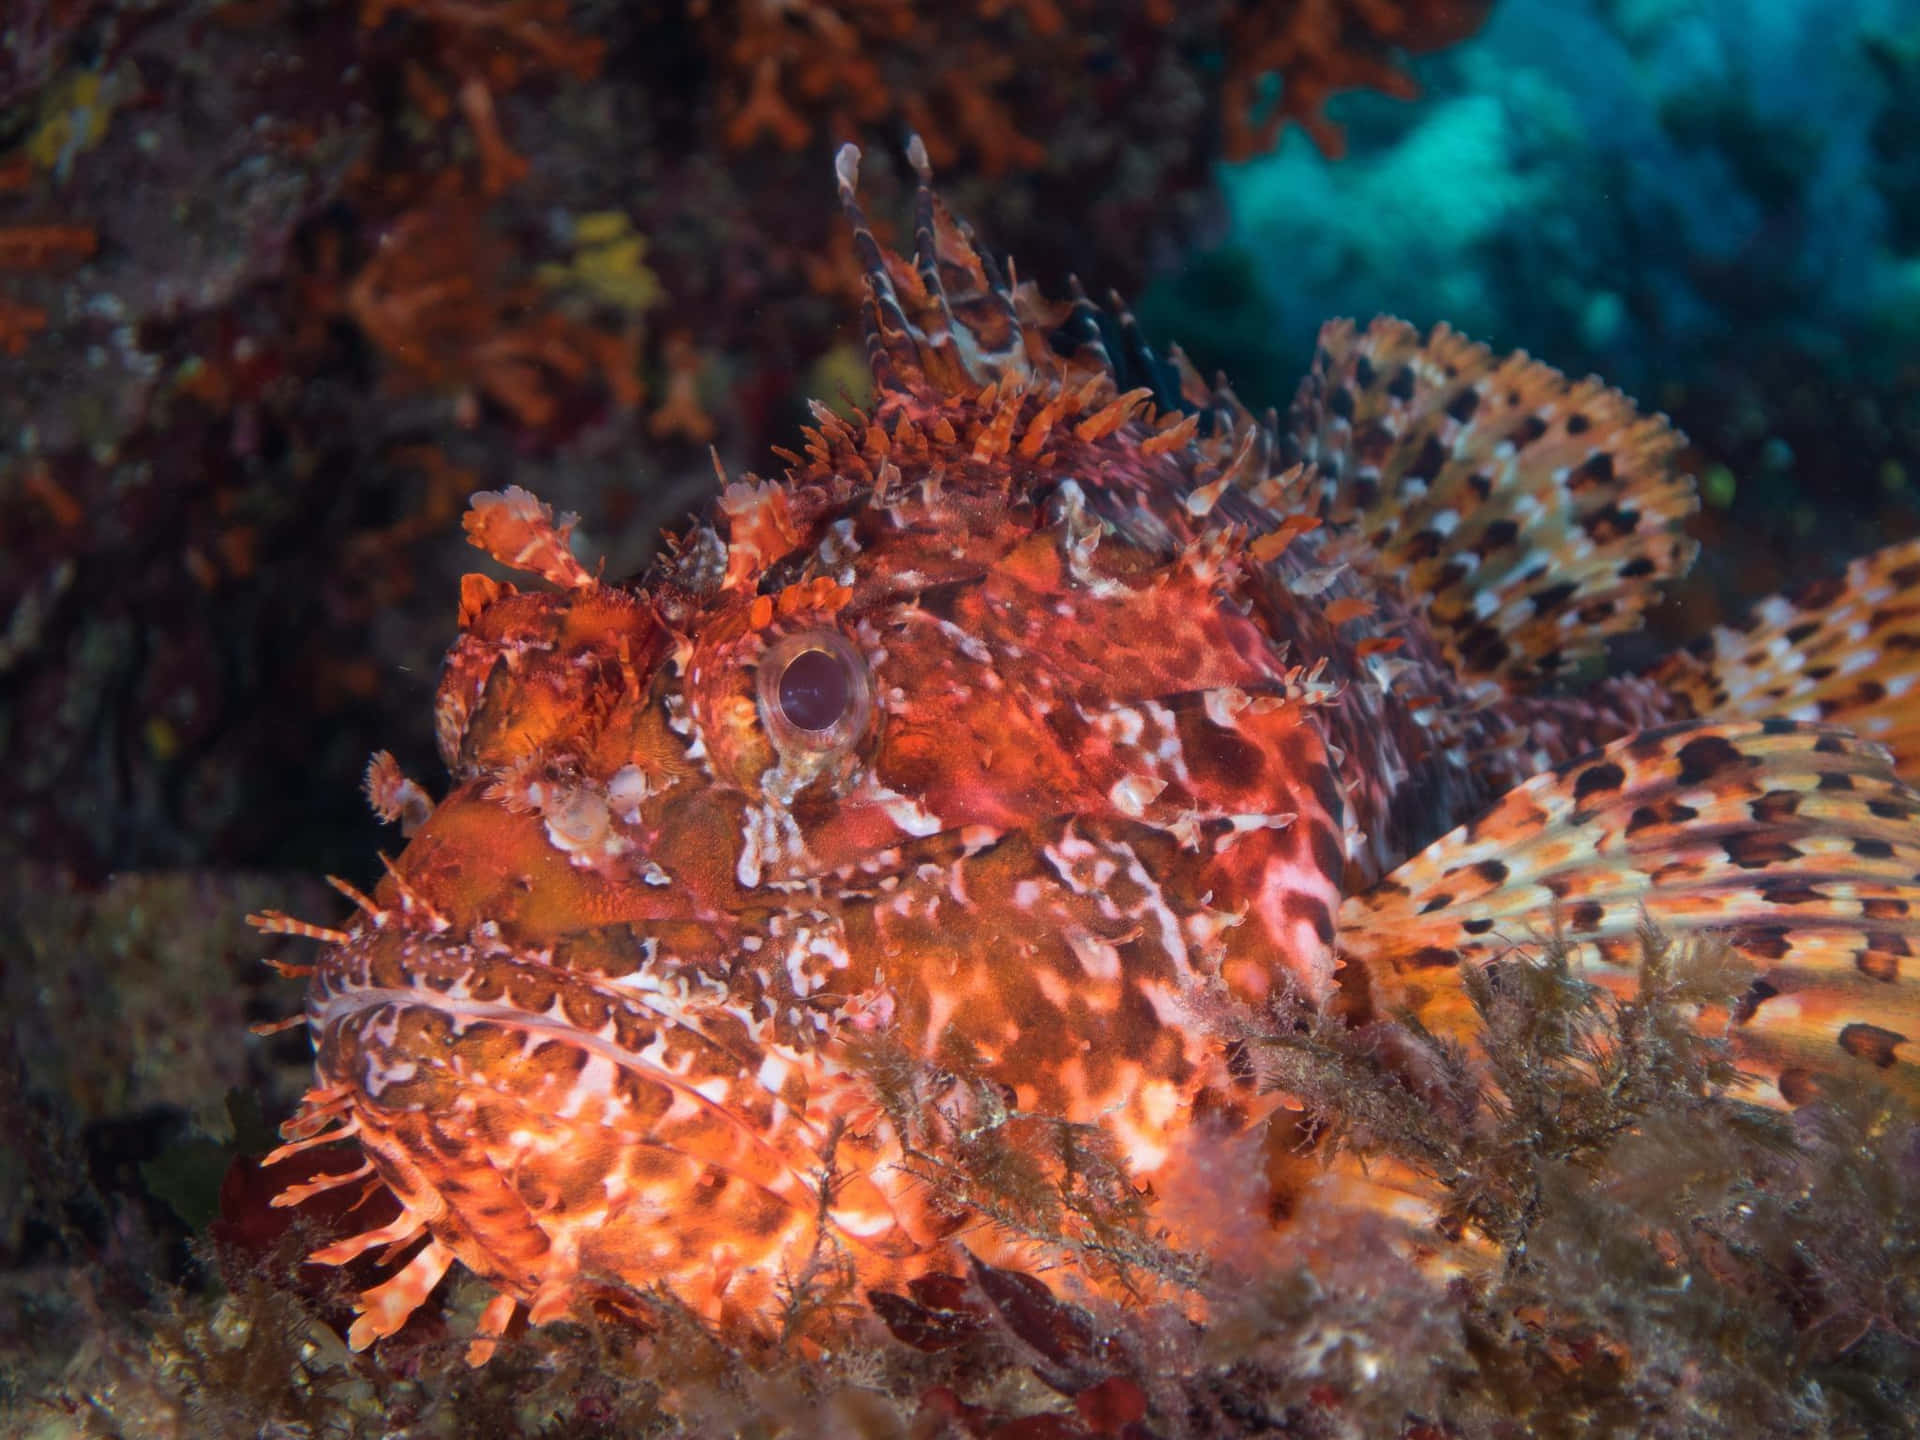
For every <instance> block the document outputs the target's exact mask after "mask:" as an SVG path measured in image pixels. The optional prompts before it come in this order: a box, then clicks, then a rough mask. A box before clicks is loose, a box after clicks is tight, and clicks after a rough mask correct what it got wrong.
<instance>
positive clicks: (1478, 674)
mask: <svg viewBox="0 0 1920 1440" xmlns="http://www.w3.org/2000/svg"><path fill="white" fill-rule="evenodd" d="M1681 444H1682V439H1681V436H1680V435H1679V434H1678V433H1677V432H1676V431H1675V430H1674V429H1673V428H1672V427H1671V426H1670V425H1668V423H1667V421H1666V419H1665V417H1664V416H1659V415H1652V416H1648V415H1642V414H1640V413H1639V412H1638V411H1637V410H1636V409H1635V408H1634V406H1633V403H1632V402H1631V401H1630V400H1628V399H1627V397H1626V396H1624V395H1622V394H1621V393H1620V392H1619V391H1617V390H1610V389H1608V388H1607V387H1606V386H1604V385H1602V384H1601V383H1600V382H1599V381H1598V380H1595V379H1592V378H1588V379H1586V380H1580V381H1570V380H1568V379H1567V378H1566V377H1565V376H1563V375H1562V374H1560V372H1559V371H1557V370H1554V369H1552V368H1551V367H1549V366H1546V365H1542V364H1540V363H1538V362H1536V361H1534V360H1530V359H1529V358H1528V357H1527V356H1526V355H1525V354H1524V353H1516V354H1513V355H1509V356H1506V357H1504V358H1501V357H1497V356H1495V355H1494V354H1493V352H1492V351H1490V350H1488V349H1487V348H1486V347H1485V346H1484V345H1476V344H1474V343H1472V342H1471V341H1469V340H1467V339H1466V338H1465V337H1463V336H1461V335H1459V334H1457V333H1456V332H1454V331H1452V330H1450V329H1448V328H1447V327H1446V326H1445V325H1441V326H1438V327H1436V328H1435V329H1434V331H1433V333H1432V334H1430V335H1428V336H1427V337H1426V338H1425V339H1424V340H1423V339H1422V338H1421V336H1420V334H1419V332H1418V331H1416V330H1415V329H1414V328H1413V327H1412V326H1410V325H1407V324H1405V323H1403V322H1401V321H1398V320H1391V319H1385V318H1382V319H1376V320H1375V321H1373V323H1372V324H1370V325H1369V326H1367V328H1366V329H1364V330H1361V329H1358V328H1357V327H1356V326H1355V325H1354V324H1353V322H1352V321H1349V320H1336V321H1332V322H1329V323H1328V324H1327V325H1326V326H1324V327H1323V328H1322V330H1321V332H1320V341H1319V345H1318V348H1317V350H1316V352H1315V356H1314V363H1313V369H1312V371H1311V372H1310V373H1309V374H1308V375H1307V377H1306V379H1305V380H1303V381H1302V382H1301V385H1300V390H1299V393H1298V395H1297V396H1296V397H1295V399H1294V404H1293V410H1292V416H1291V434H1290V438H1289V448H1290V458H1298V459H1302V460H1308V461H1311V462H1313V464H1314V465H1316V466H1317V467H1318V470H1319V484H1320V496H1319V504H1320V508H1321V511H1322V514H1323V516H1324V517H1325V519H1326V521H1327V523H1328V524H1329V526H1331V527H1332V528H1333V529H1334V530H1335V532H1336V533H1345V534H1347V535H1350V536H1352V537H1354V538H1355V539H1356V540H1357V541H1358V542H1360V543H1357V544H1355V545H1354V546H1352V553H1353V557H1354V563H1356V564H1363V565H1365V566H1366V568H1368V569H1369V570H1370V571H1372V572H1373V573H1376V574H1380V575H1383V576H1387V577H1390V578H1393V579H1395V580H1397V581H1398V582H1399V583H1400V584H1401V585H1402V586H1403V587H1404V588H1405V590H1406V591H1407V593H1408V594H1409V595H1410V596H1412V597H1413V598H1414V599H1416V600H1417V601H1419V602H1420V603H1422V604H1423V606H1424V608H1425V610H1426V613H1427V618H1428V620H1429V621H1430V623H1431V624H1432V625H1433V627H1434V631H1435V633H1436V635H1437V636H1438V637H1439V639H1440V641H1441V643H1442V644H1443V645H1444V646H1445V647H1446V649H1447V651H1448V654H1449V658H1450V659H1451V660H1452V661H1453V663H1454V665H1455V666H1456V668H1457V669H1458V670H1459V672H1460V674H1461V676H1462V678H1463V679H1465V680H1466V681H1468V682H1469V684H1472V683H1473V682H1481V688H1482V689H1483V690H1484V691H1485V693H1486V694H1487V695H1488V696H1493V695H1497V694H1499V693H1503V692H1505V691H1509V690H1526V689H1529V688H1532V687H1533V686H1535V685H1537V684H1539V683H1540V682H1541V681H1543V680H1546V679H1550V678H1552V677H1553V676H1555V675H1557V674H1560V673H1563V672H1564V671H1566V670H1567V669H1568V668H1570V667H1572V666H1574V665H1576V664H1578V663H1579V662H1581V661H1583V660H1586V659H1589V658H1591V657H1595V656H1598V655H1599V654H1600V653H1601V650H1602V648H1603V647H1604V645H1605V643H1606V639H1607V637H1608V636H1610V635H1615V634H1619V633H1621V632H1623V631H1628V630H1632V629H1635V628H1637V627H1638V626H1639V624H1640V619H1641V614H1642V612H1643V611H1644V610H1645V609H1646V608H1647V606H1648V605H1649V604H1650V603H1652V602H1653V601H1654V600H1655V599H1656V598H1657V596H1658V586H1659V584H1660V582H1661V581H1662V580H1664V579H1667V578H1669V577H1671V576H1674V575H1678V574H1680V573H1682V572H1684V571H1685V570H1686V568H1687V566H1688V565H1689V564H1690V563H1691V562H1692V559H1693V553H1694V549H1695V546H1694V544H1693V542H1692V541H1691V540H1689V539H1688V538H1687V537H1686V536H1684V535H1682V534H1681V533H1680V532H1679V531H1678V529H1677V528H1676V526H1677V522H1678V521H1680V520H1681V519H1683V518H1685V517H1686V516H1687V515H1689V514H1691V513H1692V511H1693V510H1694V508H1695V506H1696V504H1697V500H1696V497H1695V494H1694V487H1693V482H1692V479H1691V477H1689V476H1687V475H1684V474H1681V473H1679V472H1678V471H1677V470H1676V469H1675V462H1676V460H1677V458H1678V455H1679V451H1680V447H1681Z"/></svg>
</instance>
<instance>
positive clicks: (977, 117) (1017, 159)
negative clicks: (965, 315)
mask: <svg viewBox="0 0 1920 1440" xmlns="http://www.w3.org/2000/svg"><path fill="white" fill-rule="evenodd" d="M1491 6H1492V0H1292V3H1285V4H1273V3H1267V4H1260V3H1228V4H1223V5H1221V6H1218V7H1216V8H1215V9H1214V10H1211V11H1207V12H1199V11H1188V12H1182V11H1181V10H1179V9H1177V8H1176V7H1174V6H1172V5H1169V4H1166V3H1164V0H1148V3H1144V4H1140V3H1130V4H1102V3H1100V0H1059V3H1056V0H976V3H975V4H973V5H972V6H931V5H927V6H918V7H916V6H913V5H911V4H906V3H902V0H831V3H827V0H788V3H783V4H777V5H774V4H744V5H738V6H714V7H712V9H710V10H709V11H707V14H708V17H709V32H710V44H711V45H712V46H713V48H714V49H716V50H717V51H718V53H720V54H721V55H722V56H723V57H724V59H725V61H726V65H727V69H728V70H729V71H730V73H731V76H732V79H731V80H730V81H723V103H724V105H725V107H726V116H725V119H724V121H723V133H724V135H725V137H726V140H727V143H728V144H729V145H732V146H735V147H743V146H747V145H752V144H755V143H757V142H759V141H761V140H772V141H773V142H774V143H776V144H778V145H780V146H782V147H784V148H786V149H790V150H795V149H799V148H800V147H801V146H803V145H805V144H806V143H807V142H808V141H809V140H810V139H812V138H815V136H816V135H817V134H820V133H822V132H824V133H825V134H828V135H844V134H850V133H854V132H857V131H859V130H861V129H866V128H871V127H872V126H874V125H876V124H878V123H880V122H882V121H885V120H895V121H900V122H904V123H905V124H906V125H908V126H910V127H911V128H912V129H914V130H916V131H918V132H919V133H920V134H921V135H923V136H924V137H925V139H926V144H927V149H928V153H929V155H930V156H931V157H932V159H933V161H934V163H935V164H936V165H940V166H947V165H951V164H953V163H954V161H955V160H956V159H957V157H958V154H959V152H960V151H962V150H967V151H971V152H973V153H974V155H975V156H976V157H977V159H978V161H979V163H980V167H981V169H982V170H984V171H985V173H987V174H988V175H998V174H1002V173H1005V172H1007V171H1009V170H1012V169H1017V168H1022V167H1032V166H1036V165H1038V164H1040V163H1041V161H1042V159H1043V158H1044V156H1045V153H1046V147H1045V145H1044V144H1043V143H1042V141H1043V140H1044V139H1046V138H1048V137H1047V136H1045V135H1035V134H1031V133H1028V129H1027V128H1023V127H1031V126H1033V125H1034V124H1035V123H1036V119H1035V117H1033V116H1031V115H1029V114H1028V111H1029V110H1030V108H1031V107H1030V106H1029V105H1028V104H1027V103H1026V102H1025V101H1024V100H1022V99H1021V98H1020V92H1021V90H1022V88H1023V87H1030V86H1032V85H1033V83H1034V81H1035V79H1036V77H1045V78H1044V79H1043V80H1042V83H1041V88H1042V89H1048V88H1051V89H1056V90H1057V89H1061V88H1067V87H1078V86H1081V85H1084V84H1085V83H1086V81H1087V75H1088V73H1089V70H1090V69H1091V68H1095V67H1091V66H1090V63H1089V62H1090V61H1091V60H1093V59H1094V58H1095V57H1096V56H1097V55H1099V54H1102V53H1104V52H1103V48H1102V47H1103V44H1104V42H1105V41H1107V40H1110V39H1111V38H1112V37H1113V36H1116V35H1121V34H1124V33H1125V32H1126V31H1127V29H1128V28H1129V27H1131V26H1140V25H1144V26H1146V27H1150V28H1151V29H1154V30H1159V31H1166V30H1171V29H1174V28H1175V27H1178V26H1182V25H1191V26H1196V27H1197V34H1196V39H1197V41H1198V42H1199V43H1201V44H1205V45H1207V46H1208V48H1211V47H1212V45H1214V44H1218V45H1219V47H1220V49H1221V51H1222V53H1223V54H1224V56H1225V60H1226V76H1225V79H1224V82H1223V88H1222V99H1223V102H1224V115H1223V125H1224V130H1225V136H1226V147H1227V152H1228V155H1229V158H1232V159H1244V158H1245V157H1247V156H1248V155H1251V154H1254V153H1257V152H1258V151H1261V150H1264V149H1266V148H1268V147H1269V146H1271V145H1272V144H1273V142H1274V140H1275V138H1276V137H1277V136H1278V134H1279V131H1280V128H1281V126H1283V125H1284V124H1285V123H1286V122H1287V121H1289V120H1297V121H1299V122H1300V123H1301V124H1302V125H1304V126H1305V127H1306V128H1307V130H1308V132H1309V133H1310V134H1311V135H1312V136H1313V138H1314V140H1315V143H1317V144H1318V145H1319V146H1320V147H1321V148H1322V149H1323V150H1325V151H1326V152H1327V153H1329V154H1337V153H1339V150H1340V147H1341V137H1340V132H1339V130H1338V129H1337V127H1335V126H1333V125H1331V124H1329V123H1328V122H1327V121H1326V119H1325V118H1324V116H1323V115H1322V114H1321V110H1322V107H1323V106H1324V104H1325V102H1326V100H1327V99H1328V97H1329V96H1331V95H1333V94H1334V93H1335V92H1337V91H1340V90H1351V89H1358V88H1366V89H1375V90H1383V91H1385V92H1386V93H1388V94H1390V95H1398V96H1411V95H1412V94H1413V89H1414V87H1413V81H1412V79H1411V78H1410V77H1409V76H1408V75H1407V74H1406V72H1405V71H1404V70H1403V69H1401V68H1400V66H1399V64H1398V63H1397V60H1398V56H1399V55H1400V54H1401V53H1403V52H1412V53H1418V52H1422V51H1427V50H1435V49H1440V48H1442V47H1444V46H1447V45H1450V44H1453V43H1454V42H1456V41H1458V40H1461V39H1464V38H1465V37H1466V36H1468V35H1471V34H1472V33H1473V32H1474V31H1475V30H1477V29H1478V28H1479V27H1480V25H1481V23H1482V22H1483V21H1484V20H1485V19H1486V16H1487V12H1488V10H1489V9H1490V8H1491ZM1213 15H1217V16H1218V18H1219V20H1220V23H1221V26H1222V27H1223V28H1222V29H1221V30H1218V31H1216V30H1214V29H1213V28H1212V25H1211V23H1210V18H1209V17H1211V16H1213ZM1269 75H1278V77H1279V80H1280V84H1281V95H1280V98H1279V99H1278V101H1277V102H1274V103H1270V104H1269V103H1266V102H1265V101H1264V100H1263V98H1262V87H1263V82H1264V80H1265V77H1267V76H1269Z"/></svg>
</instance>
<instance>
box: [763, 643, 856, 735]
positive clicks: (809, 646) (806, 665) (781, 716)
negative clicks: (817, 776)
mask: <svg viewBox="0 0 1920 1440" xmlns="http://www.w3.org/2000/svg"><path fill="white" fill-rule="evenodd" d="M758 690H759V700H760V718H761V722H762V723H763V724H764V725H765V726H766V728H767V733H768V735H769V736H771V737H772V739H773V743H774V745H775V746H776V747H777V748H778V749H780V750H782V751H796V752H800V753H804V754H812V755H819V754H825V753H829V752H833V751H840V750H848V749H851V748H852V747H853V746H854V745H855V744H857V743H858V742H859V741H860V739H861V738H862V737H863V736H864V735H865V734H866V731H867V722H868V720H869V719H870V718H871V717H872V713H873V702H872V683H871V680H870V678H869V676H868V674H867V662H866V659H865V657H863V656H862V655H861V654H860V652H859V651H857V650H856V649H854V647H853V646H852V645H851V644H849V643H848V641H847V638H846V637H845V636H844V635H842V634H841V633H840V632H839V631H837V630H807V631H802V632H800V633H799V634H796V635H786V636H782V637H781V638H780V639H779V640H776V641H775V642H774V643H773V644H772V645H771V646H770V647H768V649H767V652H766V654H765V655H764V656H762V657H761V660H760V665H759V674H758Z"/></svg>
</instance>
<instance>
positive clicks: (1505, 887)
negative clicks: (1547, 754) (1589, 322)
mask: <svg viewBox="0 0 1920 1440" xmlns="http://www.w3.org/2000/svg"><path fill="white" fill-rule="evenodd" d="M1832 777H1839V778H1840V781H1841V783H1834V781H1833V778H1832ZM1917 815H1920V795H1916V794H1915V792H1914V791H1912V790H1911V789H1909V788H1908V787H1907V786H1906V785H1905V784H1904V783H1903V782H1902V781H1901V780H1900V779H1899V777H1898V776H1897V775H1896V774H1895V773H1894V771H1893V768H1892V765H1891V763H1890V761H1889V759H1888V757H1887V755H1886V752H1885V751H1884V750H1883V749H1882V748H1881V747H1880V746H1877V745H1874V744H1872V743H1871V742H1866V741H1862V740H1859V739H1856V738H1855V737H1853V736H1851V735H1849V734H1848V733H1846V732H1845V731H1842V730H1839V729H1836V728H1833V727H1829V726H1819V725H1807V724H1799V723H1795V722H1791V721H1782V720H1769V721H1734V722H1730V723H1720V724H1701V723H1685V724H1680V725H1673V726H1666V727H1663V728H1661V729H1658V730H1653V731H1648V732H1643V733H1641V734H1638V735H1634V736H1629V737H1628V738H1627V739H1625V740H1621V741H1617V742H1616V743H1614V744H1612V745H1610V746H1608V747H1606V748H1605V749H1604V750H1601V751H1598V752H1595V753H1594V754H1591V755H1588V756H1586V757H1584V758H1582V759H1580V760H1577V761H1574V762H1571V763H1569V764H1566V765H1562V766H1560V767H1558V768H1557V769H1555V770H1552V771H1548V772H1546V773H1544V774H1541V775H1537V776H1535V777H1533V778H1532V779H1531V780H1528V781H1526V782H1524V783H1522V784H1521V785H1518V786H1516V787H1515V788H1514V789H1513V790H1511V791H1509V792H1508V793H1507V794H1506V795H1505V796H1503V797H1502V798H1501V799H1500V800H1499V801H1497V802H1496V803H1495V804H1494V806H1493V807H1492V808H1491V809H1490V810H1489V811H1487V812H1486V813H1485V814H1483V815H1482V816H1481V817H1480V818H1479V819H1477V820H1475V821H1472V822H1470V823H1469V824H1467V825H1463V826H1461V827H1459V828H1458V829H1456V830H1454V831H1453V832H1452V833H1450V834H1448V835H1446V836H1443V837H1442V838H1441V839H1440V840H1438V841H1436V842H1435V843H1434V844H1433V845H1431V846H1429V847H1428V848H1427V849H1426V850H1425V851H1423V852H1422V853H1420V854H1419V855H1416V856H1414V857H1413V858H1412V859H1411V860H1409V861H1407V862H1406V863H1405V864H1404V865H1402V866H1400V867H1399V869H1397V870H1395V871H1393V872H1392V873H1391V874H1390V875H1388V876H1387V877H1386V878H1385V879H1384V880H1382V881H1381V882H1380V883H1379V884H1378V885H1377V886H1375V887H1374V889H1372V890H1371V891H1369V892H1367V893H1365V894H1362V895H1357V896H1354V897H1352V898H1350V899H1349V900H1348V901H1347V902H1346V904H1345V905H1344V906H1343V907H1342V910H1341V915H1340V922H1339V936H1340V938H1339V948H1340V952H1341V954H1342V956H1343V957H1344V958H1345V959H1346V960H1347V961H1348V963H1354V962H1358V963H1360V964H1362V965H1364V966H1365V967H1366V971H1367V974H1368V976H1369V979H1370V982H1371V984H1372V985H1373V987H1374V991H1375V996H1376V1003H1379V1004H1381V1005H1382V1007H1383V1008H1387V1009H1393V1008H1407V1009H1411V1010H1413V1011H1414V1012H1415V1013H1417V1014H1419V1015H1420V1016H1421V1018H1422V1019H1423V1020H1424V1021H1425V1022H1426V1023H1427V1024H1428V1025H1429V1026H1430V1028H1433V1029H1436V1030H1441V1031H1451V1032H1453V1033H1455V1034H1456V1035H1459V1034H1460V1033H1461V1032H1462V1030H1463V1028H1465V1027H1466V1026H1467V1025H1468V1024H1469V1021H1470V1017H1471V1013H1472V1012H1471V1006H1470V1005H1469V1004H1468V1002H1467V1000H1466V997H1465V995H1464V991H1463V987H1462V986H1461V984H1460V980H1459V973H1458V967H1459V966H1460V965H1461V964H1463V963H1476V962H1483V961H1486V960H1490V959H1493V958H1496V957H1497V956H1498V955H1500V954H1501V953H1503V952H1505V951H1507V950H1509V949H1511V948H1512V947H1514V946H1523V947H1524V946H1526V945H1527V944H1529V943H1533V942H1538V941H1543V940H1545V939H1546V938H1547V937H1546V936H1545V935H1543V934H1541V933H1540V930H1541V927H1543V926H1549V925H1553V924H1556V923H1557V924H1558V925H1559V927H1560V931H1561V935H1562V937H1563V938H1564V939H1565V940H1566V941H1568V942H1570V943H1574V944H1576V945H1578V946H1581V947H1588V948H1590V950H1591V952H1592V953H1593V954H1594V955H1595V957H1596V960H1597V963H1594V964H1592V965H1590V966H1589V967H1588V971H1587V978H1589V979H1592V980H1594V981H1595V982H1596V983H1600V984H1603V985H1606V986H1608V987H1609V988H1613V989H1617V990H1622V991H1627V990H1630V989H1631V988H1632V986H1633V984H1634V983H1635V974H1634V969H1633V966H1634V962H1635V960H1636V958H1637V955H1638V948H1639V947H1638V929H1639V926H1640V924H1641V923H1642V918H1643V917H1644V918H1645V919H1646V920H1649V921H1651V922H1652V923H1653V924H1654V925H1655V926H1657V927H1658V928H1659V929H1660V930H1661V931H1662V932H1663V933H1664V934H1667V935H1669V936H1672V937H1674V938H1688V937H1693V936H1706V935H1718V936H1721V937H1724V938H1725V940H1726V941H1727V943H1728V944H1729V945H1730V947H1731V948H1732V950H1733V951H1734V952H1735V953H1736V954H1738V955H1739V956H1741V957H1742V958H1743V959H1744V960H1745V961H1746V962H1747V963H1748V964H1749V965H1750V966H1751V968H1752V972H1753V985H1752V987H1751V988H1750V989H1749V991H1748V994H1747V997H1746V999H1745V1000H1743V1001H1742V1002H1741V1003H1740V1004H1738V1005H1736V1006H1735V1007H1734V1013H1733V1014H1732V1016H1731V1017H1730V1021H1731V1023H1730V1026H1729V1031H1728V1034H1729V1038H1730V1039H1731V1040H1732V1042H1733V1044H1734V1047H1735V1049H1736V1052H1737V1053H1739V1054H1740V1056H1741V1057H1742V1059H1743V1061H1747V1062H1750V1063H1754V1064H1757V1065H1758V1067H1759V1068H1760V1071H1761V1073H1762V1075H1763V1077H1765V1078H1766V1079H1767V1080H1768V1081H1769V1082H1770V1083H1771V1085H1772V1086H1773V1089H1774V1091H1775V1094H1774V1095H1772V1096H1769V1097H1767V1098H1770V1099H1773V1098H1777V1099H1782V1100H1787V1101H1789V1102H1791V1101H1794V1100H1795V1099H1799V1098H1805V1097H1806V1095H1807V1094H1809V1093H1811V1081H1810V1079H1809V1077H1811V1076H1814V1075H1817V1074H1819V1073H1821V1072H1825V1071H1832V1070H1836V1069H1841V1068H1844V1067H1845V1066H1846V1065H1847V1064H1848V1063H1849V1061H1848V1057H1852V1058H1853V1059H1860V1060H1865V1061H1867V1062H1868V1063H1870V1064H1871V1065H1872V1066H1873V1067H1875V1068H1876V1069H1877V1070H1879V1071H1881V1072H1883V1073H1882V1076H1881V1078H1883V1079H1885V1080H1888V1081H1890V1082H1892V1083H1894V1084H1896V1085H1898V1086H1899V1087H1900V1088H1902V1089H1905V1090H1907V1091H1909V1092H1910V1093H1920V964H1917V963H1916V962H1915V961H1914V959H1913V958H1912V956H1913V954H1914V947H1916V946H1920V826H1917V825H1915V823H1914V819H1915V817H1916V816H1917ZM1550 916H1551V917H1553V918H1552V919H1549V918H1548V917H1550Z"/></svg>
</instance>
